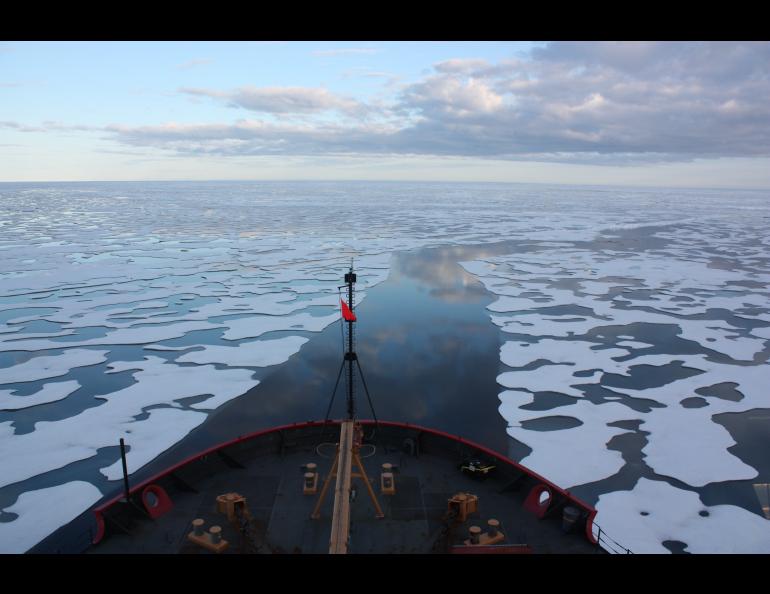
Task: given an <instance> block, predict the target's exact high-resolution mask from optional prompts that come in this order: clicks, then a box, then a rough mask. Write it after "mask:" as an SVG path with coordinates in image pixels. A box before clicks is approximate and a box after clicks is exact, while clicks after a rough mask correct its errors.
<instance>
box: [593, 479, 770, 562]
mask: <svg viewBox="0 0 770 594" xmlns="http://www.w3.org/2000/svg"><path fill="white" fill-rule="evenodd" d="M596 509H597V510H598V514H597V516H596V519H595V523H596V525H598V526H601V528H602V531H603V532H605V533H606V535H609V536H610V537H611V538H612V539H613V540H615V541H616V542H618V543H619V544H621V545H622V546H624V547H627V548H628V549H630V550H631V551H632V552H634V553H668V552H669V551H668V549H666V548H665V547H664V546H663V545H662V543H663V542H665V541H671V540H675V541H680V542H684V543H686V548H685V550H686V551H687V552H689V553H767V552H768V551H770V530H768V522H767V520H766V519H764V518H763V517H762V516H759V515H757V514H753V513H751V512H749V511H746V510H745V509H743V508H741V507H737V506H734V505H714V506H706V505H704V504H703V502H702V501H701V499H700V497H699V496H698V494H697V493H693V492H692V491H686V490H683V489H677V488H675V487H672V486H671V485H669V484H668V483H666V482H663V481H652V480H649V479H646V478H640V479H639V480H638V481H637V483H636V485H635V486H634V488H633V489H632V490H631V491H615V492H612V493H606V494H604V495H600V496H599V501H598V502H597V504H596ZM702 513H705V514H708V515H701V514H702ZM596 533H597V529H596V527H595V528H594V534H596ZM732 535H734V537H732ZM605 548H606V547H605ZM614 548H615V549H618V548H619V547H617V546H615V547H614ZM616 552H622V553H624V552H625V551H621V550H616Z"/></svg>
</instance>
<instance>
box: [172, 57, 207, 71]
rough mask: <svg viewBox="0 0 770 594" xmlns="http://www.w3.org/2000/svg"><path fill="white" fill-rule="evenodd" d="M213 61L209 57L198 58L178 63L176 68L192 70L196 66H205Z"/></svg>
mask: <svg viewBox="0 0 770 594" xmlns="http://www.w3.org/2000/svg"><path fill="white" fill-rule="evenodd" d="M212 61H213V60H210V59H209V58H196V59H193V60H188V61H187V62H183V63H182V64H177V65H176V68H177V70H190V69H191V68H195V67H196V66H205V65H206V64H211V62H212Z"/></svg>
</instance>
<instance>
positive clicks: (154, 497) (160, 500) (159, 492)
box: [142, 484, 174, 519]
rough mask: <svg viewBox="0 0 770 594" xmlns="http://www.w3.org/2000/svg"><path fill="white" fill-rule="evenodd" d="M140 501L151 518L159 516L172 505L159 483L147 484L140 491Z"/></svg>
mask: <svg viewBox="0 0 770 594" xmlns="http://www.w3.org/2000/svg"><path fill="white" fill-rule="evenodd" d="M142 503H143V504H144V509H146V510H147V513H148V514H150V517H151V518H153V519H155V518H159V517H160V516H162V515H163V514H165V513H166V512H167V511H169V510H170V509H171V508H173V507H174V502H173V501H171V497H169V496H168V493H166V490H165V489H164V488H163V487H161V486H160V485H154V484H153V485H147V486H146V487H145V488H144V490H143V491H142Z"/></svg>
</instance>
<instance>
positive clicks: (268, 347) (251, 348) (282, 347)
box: [176, 336, 308, 367]
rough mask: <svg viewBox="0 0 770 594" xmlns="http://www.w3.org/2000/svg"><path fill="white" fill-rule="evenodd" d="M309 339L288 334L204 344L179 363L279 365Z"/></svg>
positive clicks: (182, 358)
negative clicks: (218, 344) (231, 342)
mask: <svg viewBox="0 0 770 594" xmlns="http://www.w3.org/2000/svg"><path fill="white" fill-rule="evenodd" d="M307 341H308V339H307V338H304V337H302V336H286V337H284V338H277V339H274V340H255V341H251V342H242V343H241V344H239V345H238V346H234V347H230V346H204V348H203V350H197V351H192V352H190V353H186V354H184V355H181V356H180V357H177V359H176V360H177V362H179V363H200V364H205V363H222V364H224V365H227V366H228V367H267V366H269V365H278V364H279V363H283V362H284V361H286V360H288V358H289V357H291V356H292V355H293V354H295V353H297V352H299V349H300V347H301V346H302V345H303V344H305V343H306V342H307Z"/></svg>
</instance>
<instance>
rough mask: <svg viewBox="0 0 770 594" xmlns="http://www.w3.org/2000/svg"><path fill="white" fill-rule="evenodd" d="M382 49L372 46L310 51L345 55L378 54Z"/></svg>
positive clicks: (318, 53)
mask: <svg viewBox="0 0 770 594" xmlns="http://www.w3.org/2000/svg"><path fill="white" fill-rule="evenodd" d="M379 52H380V50H378V49H375V48H371V47H348V48H340V49H329V50H316V51H313V52H310V55H312V56H345V55H354V54H377V53H379Z"/></svg>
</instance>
